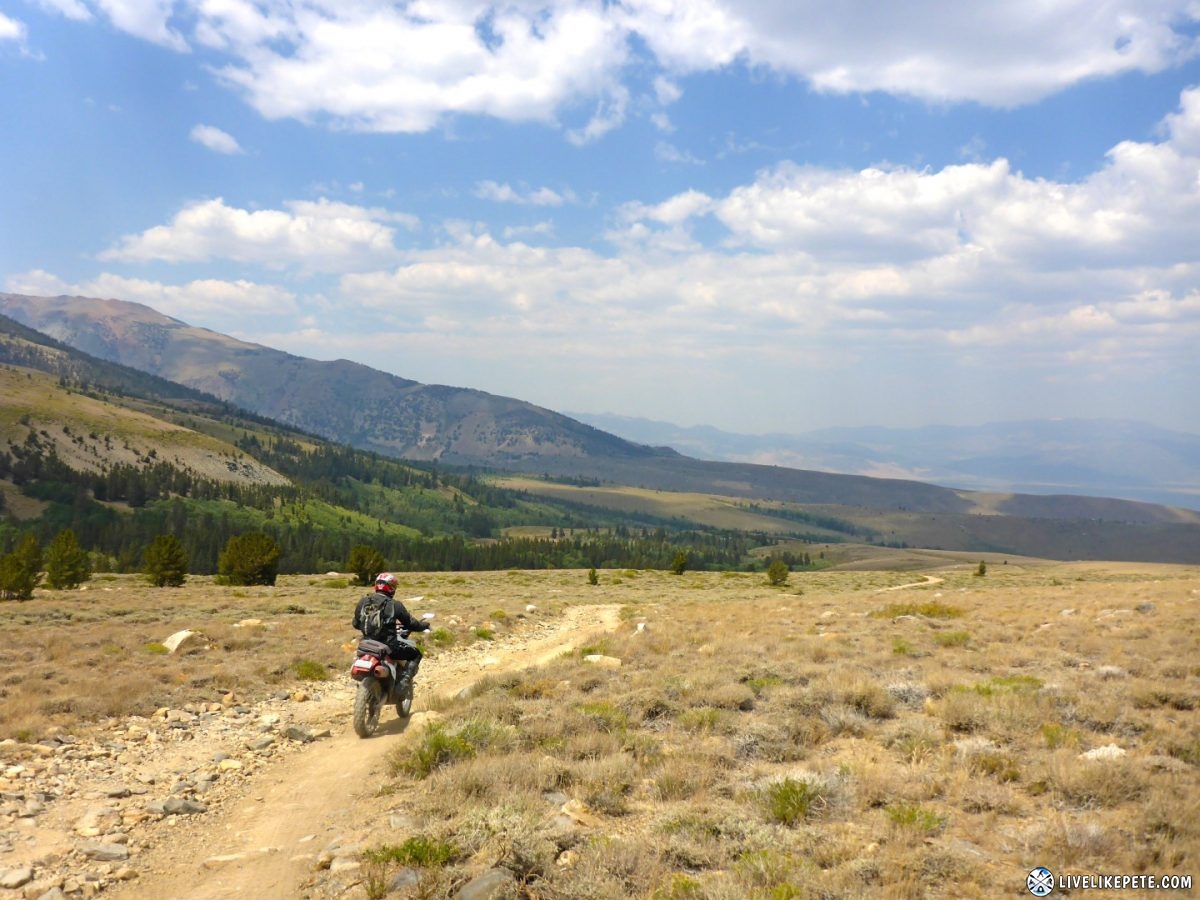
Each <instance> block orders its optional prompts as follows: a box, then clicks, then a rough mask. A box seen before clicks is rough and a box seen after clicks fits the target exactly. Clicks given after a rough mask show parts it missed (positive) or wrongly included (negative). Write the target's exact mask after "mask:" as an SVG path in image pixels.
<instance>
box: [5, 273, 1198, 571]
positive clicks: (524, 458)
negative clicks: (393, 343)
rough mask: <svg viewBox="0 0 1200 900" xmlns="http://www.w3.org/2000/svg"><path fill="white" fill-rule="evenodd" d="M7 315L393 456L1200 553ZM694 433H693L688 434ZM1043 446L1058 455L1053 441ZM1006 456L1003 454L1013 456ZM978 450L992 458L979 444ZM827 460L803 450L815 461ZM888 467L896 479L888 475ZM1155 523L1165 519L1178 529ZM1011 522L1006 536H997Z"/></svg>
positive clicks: (1081, 550)
mask: <svg viewBox="0 0 1200 900" xmlns="http://www.w3.org/2000/svg"><path fill="white" fill-rule="evenodd" d="M0 314H3V315H7V316H10V317H11V318H12V319H14V320H16V321H17V322H20V323H22V324H24V325H25V326H28V327H30V328H33V329H36V330H37V331H38V332H39V333H41V334H44V335H49V336H50V337H52V338H54V339H57V340H59V341H61V342H63V343H64V344H67V345H70V346H72V347H75V348H77V349H79V350H82V351H85V352H86V353H89V354H91V355H93V356H95V357H99V358H100V359H104V360H109V361H112V362H116V363H120V364H124V365H127V366H131V367H133V368H136V369H138V370H141V371H144V372H148V373H151V374H153V375H156V376H159V377H161V378H164V379H168V380H170V381H171V382H177V383H179V384H183V385H186V386H188V387H191V388H194V389H197V390H200V391H203V392H205V393H207V394H210V395H213V396H215V397H217V398H220V399H221V400H224V401H227V402H229V403H231V404H234V405H236V406H238V407H241V408H243V409H246V410H249V411H250V412H252V413H254V414H257V415H260V416H265V417H268V418H270V419H273V420H276V421H279V422H281V423H284V424H285V425H288V426H292V427H296V428H300V429H302V430H303V431H305V432H308V433H310V434H314V435H318V436H321V437H324V438H328V439H331V440H334V441H337V442H339V443H344V444H349V445H351V446H355V447H359V448H362V449H367V450H373V451H376V452H379V453H382V454H384V455H387V456H394V457H405V458H409V459H414V460H425V461H428V460H436V461H439V462H443V463H446V464H452V465H455V466H477V467H480V468H486V469H491V470H500V471H509V472H525V473H531V474H535V475H550V476H556V477H560V478H568V479H571V480H573V481H574V482H575V483H583V482H589V483H594V484H600V483H606V484H611V485H627V486H631V487H634V488H648V489H651V490H657V491H674V492H693V493H704V494H713V495H720V496H723V497H728V498H732V499H733V500H734V501H735V502H750V503H755V502H759V501H768V502H775V503H790V504H801V505H806V506H815V505H825V506H831V507H832V506H836V507H839V508H841V509H843V510H859V511H860V512H861V513H862V514H863V515H867V516H871V515H876V517H877V518H878V516H880V515H882V516H890V517H891V518H892V521H890V522H889V523H888V525H887V527H886V528H884V527H883V526H882V525H879V527H878V528H876V530H877V531H878V532H879V533H880V534H891V535H894V538H885V539H894V540H898V541H901V540H903V541H907V542H908V543H909V544H913V541H912V540H909V539H908V538H907V537H905V534H906V533H908V532H906V531H905V529H914V530H912V531H911V534H912V535H914V536H918V535H919V536H920V537H919V538H918V539H921V540H929V541H932V542H933V543H928V544H913V545H918V546H943V547H947V548H948V547H950V546H952V545H955V546H958V545H961V546H968V547H994V548H997V549H1005V550H1007V551H1008V552H1018V550H1019V552H1024V553H1027V554H1029V555H1038V554H1039V551H1041V552H1043V553H1046V554H1050V552H1051V549H1052V548H1058V549H1057V550H1056V551H1055V552H1059V553H1061V554H1065V555H1067V556H1069V557H1070V558H1076V557H1086V558H1109V559H1125V558H1130V559H1133V558H1136V559H1163V560H1177V561H1187V560H1193V559H1200V531H1198V530H1197V529H1198V527H1200V526H1198V525H1197V523H1198V522H1200V515H1198V514H1197V513H1196V512H1195V511H1188V510H1186V509H1172V508H1169V507H1166V506H1162V505H1157V504H1151V503H1144V502H1132V501H1129V500H1123V499H1110V498H1105V497H1101V496H1071V495H1064V494H1057V495H1041V496H1036V495H1033V494H1020V493H1011V492H1008V491H1004V492H999V493H994V494H984V493H978V492H970V491H964V490H958V489H953V488H948V487H943V486H939V485H936V484H932V483H928V482H926V481H925V480H916V479H914V478H912V477H905V478H900V477H894V476H895V474H898V471H897V470H892V471H889V472H885V471H876V472H875V473H874V475H872V476H868V475H862V474H841V473H837V472H831V471H815V470H812V469H799V468H793V467H789V466H784V465H780V464H778V462H777V461H772V462H771V463H770V464H767V463H766V461H765V459H764V461H763V462H754V463H751V462H723V461H711V460H705V459H697V458H693V457H692V456H689V455H684V454H682V453H680V452H677V450H676V449H671V448H668V447H665V446H654V445H659V444H665V443H675V444H677V445H678V446H679V447H680V448H681V449H686V450H688V451H690V452H692V453H696V452H697V446H698V445H697V442H696V438H697V434H696V433H695V430H685V432H686V433H685V434H683V435H679V434H675V435H671V434H664V433H662V432H661V431H659V432H655V433H653V434H650V433H646V434H644V435H643V437H644V438H648V440H644V441H638V440H636V439H627V438H624V437H618V436H616V435H615V434H612V433H610V432H609V431H608V430H602V429H601V428H598V427H595V426H593V425H590V424H585V423H583V422H581V421H578V420H577V419H576V418H572V417H569V416H566V415H562V414H560V413H556V412H552V411H550V410H547V409H543V408H541V407H537V406H534V405H532V404H529V403H525V402H523V401H520V400H515V399H512V398H506V397H499V396H496V395H492V394H488V393H485V392H483V391H478V390H470V389H465V388H452V387H445V386H438V385H423V384H419V383H417V382H415V381H411V380H408V379H404V378H400V377H398V376H395V375H390V374H387V373H384V372H381V371H378V370H375V369H372V368H369V367H367V366H363V365H359V364H357V363H352V362H348V361H346V360H338V361H333V362H320V361H316V360H310V359H304V358H302V357H297V356H293V355H291V354H288V353H283V352H281V351H278V350H273V349H271V348H268V347H262V346H258V345H255V344H249V343H246V342H243V341H238V340H235V339H233V338H231V337H229V336H227V335H222V334H219V333H217V332H213V331H209V330H206V329H202V328H196V327H193V326H190V325H188V324H186V323H184V322H181V321H179V320H177V319H173V318H170V317H168V316H164V315H162V314H160V313H158V312H156V311H154V310H152V309H150V308H148V307H145V306H142V305H139V304H134V303H128V302H123V301H119V300H97V299H91V298H83V297H53V298H47V297H28V296H22V295H14V294H0ZM622 421H623V422H625V423H629V422H633V421H635V420H622ZM614 427H615V426H614ZM622 427H624V426H622ZM701 433H702V434H703V435H704V436H705V439H706V440H708V441H709V444H708V446H709V447H712V446H715V445H716V442H717V438H718V437H719V438H720V440H722V441H727V442H728V441H736V440H738V439H739V438H738V437H737V436H732V435H731V436H727V437H722V436H721V433H720V432H717V431H716V430H715V429H711V430H704V431H703V432H701ZM689 434H690V436H691V438H692V440H691V442H690V443H689V442H687V441H683V440H679V437H681V436H682V437H688V436H689ZM881 434H884V435H885V436H886V435H887V433H886V432H881ZM834 436H835V435H833V434H832V433H829V434H827V437H828V438H829V439H828V440H827V441H826V445H827V446H826V454H825V456H823V457H821V461H822V462H824V463H828V462H830V461H834V460H836V458H837V457H836V456H835V455H834V452H833V448H836V447H839V446H840V447H843V448H846V447H850V446H852V445H853V446H855V447H856V448H857V449H855V450H854V452H853V453H851V452H850V451H849V450H848V449H844V450H843V452H842V456H841V458H842V459H844V460H851V459H855V458H857V459H858V461H859V463H860V464H861V461H862V460H863V459H871V460H876V461H877V462H878V465H879V466H882V465H883V464H884V463H887V464H890V465H893V466H897V467H900V468H903V469H904V470H905V471H906V472H916V471H917V470H918V469H917V463H918V462H919V461H920V460H921V459H922V456H921V452H924V454H925V456H924V458H926V459H929V460H933V461H934V464H930V465H927V466H926V468H927V469H929V470H930V471H935V470H939V469H938V466H940V465H941V464H942V463H941V461H942V460H944V459H958V458H960V457H958V456H955V455H954V453H953V452H951V451H948V450H946V449H944V448H943V449H937V450H935V449H934V448H936V447H937V446H939V445H938V441H937V440H931V441H930V445H929V446H928V447H926V448H924V451H921V452H919V451H918V449H917V448H916V446H915V445H914V442H913V441H909V442H908V444H907V445H905V444H904V442H903V441H902V440H901V439H900V438H901V437H902V435H892V436H891V437H890V440H891V445H887V444H886V442H884V441H882V440H881V441H879V442H878V443H876V444H875V445H873V446H874V447H875V448H877V450H878V448H880V447H885V446H895V447H900V446H907V447H908V449H907V451H906V453H907V455H902V454H899V453H898V452H889V453H884V452H883V451H882V450H878V453H877V455H876V456H874V457H867V456H866V455H865V453H864V451H863V450H862V449H861V446H860V445H862V444H863V443H864V441H863V440H862V436H861V435H859V441H858V442H857V443H856V442H854V441H842V442H841V443H839V442H837V441H835V440H833V437H834ZM950 436H951V435H950V434H949V433H948V434H947V439H948V438H949V437H950ZM934 437H935V438H936V435H934ZM979 439H980V440H982V436H980V438H979ZM742 440H745V439H742ZM778 446H782V444H779V445H778ZM980 446H981V447H982V446H983V445H982V444H981V445H980ZM750 452H754V451H753V450H751V451H750ZM1040 452H1042V453H1043V455H1044V453H1045V452H1047V451H1046V447H1045V446H1044V445H1043V446H1042V447H1041V451H1040ZM855 454H857V457H856V456H855ZM994 455H996V456H998V458H1005V453H1004V452H999V451H998V452H997V453H996V454H994ZM976 458H977V459H983V458H985V454H984V453H983V451H982V450H980V452H979V453H977V455H976ZM1182 458H1186V457H1182ZM797 459H798V457H797ZM815 462H816V459H813V460H812V461H809V460H808V459H805V464H806V465H808V466H811V467H814V468H815V465H814V464H815ZM963 466H965V463H963ZM825 467H826V466H821V468H825ZM905 467H907V468H905ZM829 468H833V467H832V466H829ZM982 468H986V467H982ZM1162 470H1163V466H1162V465H1160V466H1158V467H1157V468H1156V467H1153V466H1151V467H1150V471H1155V472H1160V471H1162ZM939 471H940V470H939ZM957 471H963V472H966V471H969V470H968V469H966V468H960V469H959V470H957ZM1193 471H1194V469H1193ZM883 474H889V475H892V476H893V477H878V476H879V475H883ZM1181 477H1182V476H1181ZM873 510H874V511H879V513H878V514H875V513H871V511H873ZM913 517H916V518H919V519H921V521H922V522H924V523H929V522H936V525H937V528H938V531H937V533H936V536H934V537H926V535H929V534H931V532H928V531H921V530H920V529H915V526H914V525H913V524H912V522H913V521H914V519H913ZM1080 520H1087V522H1089V523H1091V524H1089V525H1088V526H1087V527H1086V528H1084V527H1080V526H1078V525H1074V524H1071V523H1078V522H1079V521H1080ZM1039 523H1041V524H1039ZM1047 523H1050V524H1047ZM1095 523H1104V526H1103V528H1100V527H1097V526H1096V524H1095ZM1118 525H1119V526H1120V527H1117V526H1118ZM1001 526H1003V527H1002V528H1001ZM921 527H922V528H924V527H925V526H924V525H922V526H921ZM1156 529H1168V530H1169V535H1168V534H1167V533H1165V532H1160V531H1157V530H1156ZM1000 531H1003V536H1002V538H993V537H991V536H989V533H990V532H996V533H997V534H998V533H999V532H1000ZM1101 532H1103V533H1104V534H1103V535H1101ZM1063 535H1068V536H1070V540H1069V541H1066V540H1064V539H1063V538H1062V537H1061V536H1063Z"/></svg>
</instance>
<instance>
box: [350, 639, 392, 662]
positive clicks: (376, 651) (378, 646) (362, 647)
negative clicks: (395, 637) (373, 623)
mask: <svg viewBox="0 0 1200 900" xmlns="http://www.w3.org/2000/svg"><path fill="white" fill-rule="evenodd" d="M358 652H359V653H369V654H371V655H372V656H374V657H377V658H378V659H383V657H385V656H390V655H391V652H392V651H391V650H390V649H388V645H387V644H385V643H384V642H383V641H376V640H372V639H371V638H363V639H362V640H361V641H359V642H358Z"/></svg>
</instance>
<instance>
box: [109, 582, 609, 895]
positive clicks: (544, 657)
mask: <svg viewBox="0 0 1200 900" xmlns="http://www.w3.org/2000/svg"><path fill="white" fill-rule="evenodd" d="M618 611H619V607H617V606H585V607H572V608H570V609H568V610H567V611H566V612H565V614H564V617H563V619H562V620H561V621H560V622H557V623H555V624H554V625H553V626H551V627H549V628H548V629H547V630H545V631H543V632H540V633H535V634H533V635H531V636H526V637H517V638H513V639H512V640H511V641H506V642H504V643H499V642H497V644H488V645H473V646H472V647H471V648H467V650H465V651H460V652H451V653H446V654H443V655H442V656H440V657H438V658H435V659H429V660H427V661H426V663H425V664H424V665H423V666H422V667H421V675H420V677H419V678H418V680H417V696H416V702H415V705H414V712H413V715H412V717H411V718H410V719H409V720H408V721H407V722H405V721H404V720H401V719H399V718H397V717H396V715H395V712H394V711H393V709H392V708H391V707H387V708H385V709H384V714H383V717H382V720H381V724H380V727H379V731H377V732H376V734H375V736H374V737H372V738H369V739H366V740H363V739H361V738H359V737H358V736H357V735H355V734H354V731H353V729H352V728H351V725H350V712H351V706H352V704H353V696H354V695H353V689H352V682H350V681H349V679H347V680H346V684H345V685H343V686H339V687H338V688H336V689H334V690H331V691H329V692H328V693H327V694H326V695H325V696H324V697H323V698H322V699H321V700H320V701H318V702H315V703H312V704H310V705H309V708H308V709H306V710H305V718H306V719H307V720H308V721H309V723H310V724H311V725H312V726H313V727H315V728H328V729H329V730H330V731H331V732H332V736H331V737H330V738H324V739H321V740H318V741H316V742H315V743H313V744H311V745H309V746H308V747H306V748H305V749H304V750H302V751H300V752H298V753H296V754H293V755H291V756H289V757H287V758H286V759H283V760H280V761H279V762H277V763H275V764H274V765H272V766H270V767H269V768H267V769H266V770H264V771H263V772H261V773H260V774H259V775H258V776H256V777H255V778H254V779H252V780H250V781H249V782H248V783H247V784H246V786H245V790H244V792H242V795H241V796H239V797H237V798H236V799H231V800H230V801H229V802H227V803H225V804H223V805H222V807H221V808H220V809H217V810H212V811H210V812H209V813H207V814H205V815H204V816H202V817H195V818H191V819H188V820H186V821H183V822H181V823H180V824H179V825H177V826H176V827H175V829H174V830H173V831H164V832H163V834H162V836H161V837H160V839H159V840H157V841H156V845H155V846H154V847H152V848H150V849H148V850H147V851H145V852H144V853H143V854H141V858H140V860H139V863H138V868H139V871H140V875H139V877H138V878H137V879H136V880H134V881H131V882H128V883H127V884H125V885H122V886H120V887H118V888H115V889H114V890H112V891H110V892H106V893H105V896H106V897H112V898H119V900H151V898H153V900H161V898H167V897H170V898H187V900H228V898H231V897H242V896H246V897H251V896H253V897H262V898H295V897H300V896H303V890H302V884H303V882H304V881H305V880H306V879H307V878H309V877H311V875H312V873H313V868H314V865H315V863H316V860H317V857H318V855H319V854H320V853H321V852H322V850H324V849H325V848H326V847H327V846H328V845H329V844H330V843H331V842H332V841H334V840H335V839H338V838H339V837H342V836H344V835H345V834H347V833H353V832H354V831H355V830H356V829H358V828H360V827H361V826H362V825H363V824H364V823H368V822H369V821H370V815H371V812H370V811H371V810H372V809H373V808H378V807H380V802H379V801H378V799H373V797H374V795H375V793H376V792H375V790H374V789H373V788H372V787H370V786H371V785H373V784H378V783H379V778H378V777H376V776H379V775H381V774H382V772H383V764H384V760H385V757H386V755H387V753H388V751H390V750H392V749H393V748H395V747H396V746H397V743H398V741H403V740H411V739H412V737H413V736H414V735H415V734H417V733H419V732H420V731H421V728H422V726H423V725H424V724H425V723H426V722H427V721H429V718H430V715H431V714H430V713H427V712H425V711H424V710H425V709H426V704H425V703H424V702H423V699H422V698H428V697H430V696H438V697H451V696H453V695H455V694H457V693H459V692H460V691H462V690H463V689H464V688H466V687H469V686H470V685H471V684H474V683H475V682H476V681H478V680H479V679H480V678H483V677H486V676H488V675H493V674H496V673H499V672H510V671H515V670H519V669H523V668H528V667H530V666H536V665H544V664H546V663H547V662H549V661H551V660H553V659H555V658H556V657H558V656H560V655H561V654H562V653H564V652H566V651H568V650H571V649H574V648H575V647H577V646H579V645H580V644H581V643H582V642H583V641H584V640H586V639H587V637H588V635H590V634H595V633H597V632H599V631H611V630H613V629H615V628H616V627H617V624H618V621H619V620H618ZM485 654H486V655H485Z"/></svg>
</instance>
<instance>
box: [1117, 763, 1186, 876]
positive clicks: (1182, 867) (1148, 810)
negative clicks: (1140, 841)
mask: <svg viewBox="0 0 1200 900" xmlns="http://www.w3.org/2000/svg"><path fill="white" fill-rule="evenodd" d="M1194 781H1195V780H1194V779H1190V783H1192V784H1194ZM1187 783H1189V782H1185V781H1184V780H1182V779H1180V778H1170V779H1164V780H1163V781H1162V782H1160V783H1157V784H1154V785H1153V786H1152V787H1151V789H1150V791H1149V792H1148V793H1147V796H1146V802H1145V803H1144V804H1143V805H1142V812H1141V816H1140V822H1139V825H1140V828H1139V829H1138V830H1139V832H1140V833H1141V834H1142V835H1144V836H1145V841H1146V842H1145V844H1144V845H1143V846H1141V847H1139V848H1137V849H1136V850H1135V852H1134V854H1133V856H1132V863H1131V864H1132V867H1133V868H1134V869H1135V870H1136V871H1145V870H1149V871H1163V870H1164V869H1170V870H1174V871H1176V872H1178V873H1179V874H1186V873H1189V872H1194V871H1195V869H1196V862H1197V860H1198V859H1200V797H1197V796H1196V795H1195V793H1194V792H1189V791H1188V790H1187Z"/></svg>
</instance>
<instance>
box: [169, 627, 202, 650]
mask: <svg viewBox="0 0 1200 900" xmlns="http://www.w3.org/2000/svg"><path fill="white" fill-rule="evenodd" d="M163 646H164V647H166V648H167V651H168V652H170V653H190V652H193V651H195V650H207V649H208V639H207V638H206V637H204V635H202V634H201V633H200V632H198V631H188V630H187V629H184V630H183V631H177V632H175V633H174V634H173V635H171V636H170V637H169V638H167V639H166V640H165V641H163Z"/></svg>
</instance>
